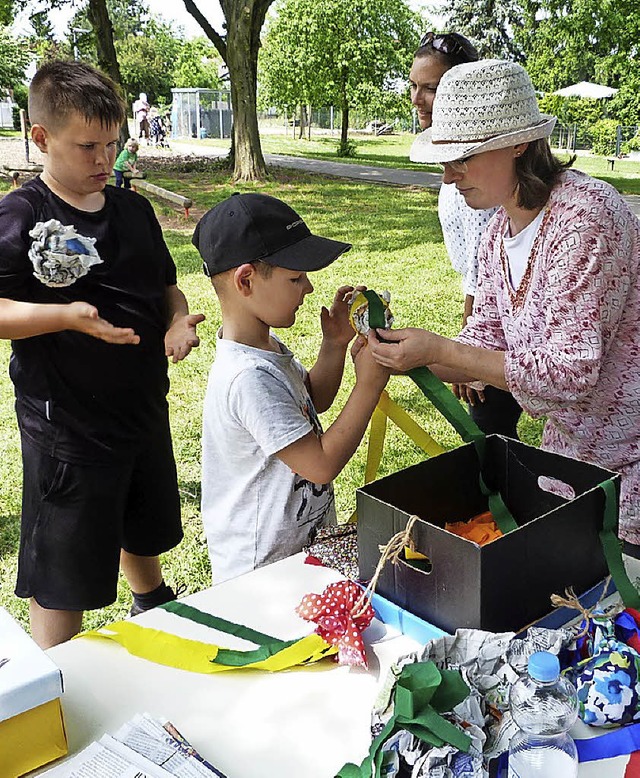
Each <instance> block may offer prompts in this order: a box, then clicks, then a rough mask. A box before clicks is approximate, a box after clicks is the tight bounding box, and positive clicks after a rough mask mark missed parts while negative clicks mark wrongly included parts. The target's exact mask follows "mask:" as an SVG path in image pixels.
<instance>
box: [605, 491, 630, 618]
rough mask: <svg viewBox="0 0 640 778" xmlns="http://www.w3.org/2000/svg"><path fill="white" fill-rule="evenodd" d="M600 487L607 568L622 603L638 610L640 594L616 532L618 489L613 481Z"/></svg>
mask: <svg viewBox="0 0 640 778" xmlns="http://www.w3.org/2000/svg"><path fill="white" fill-rule="evenodd" d="M598 487H599V488H600V489H602V491H603V492H604V516H603V519H602V530H601V531H600V542H601V543H602V550H603V551H604V556H605V559H606V560H607V567H608V568H609V573H610V574H611V577H612V578H613V581H614V583H615V585H616V588H617V589H618V593H619V594H620V598H621V599H622V602H623V603H624V604H625V606H626V607H627V608H635V609H636V610H638V609H640V594H638V591H637V589H636V587H635V586H634V585H633V584H632V583H631V581H630V580H629V576H628V575H627V571H626V570H625V567H624V562H623V561H622V549H621V547H620V540H619V539H618V536H617V535H616V532H615V530H616V523H617V512H616V487H615V485H614V483H613V481H612V480H611V479H608V480H607V481H603V482H602V483H601V484H598Z"/></svg>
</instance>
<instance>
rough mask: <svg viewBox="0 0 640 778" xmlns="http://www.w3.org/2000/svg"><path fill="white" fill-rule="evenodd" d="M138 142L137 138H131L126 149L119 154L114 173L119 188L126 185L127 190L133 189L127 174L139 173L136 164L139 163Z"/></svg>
mask: <svg viewBox="0 0 640 778" xmlns="http://www.w3.org/2000/svg"><path fill="white" fill-rule="evenodd" d="M138 148H139V146H138V141H137V140H136V139H135V138H129V140H128V141H127V142H126V144H125V147H124V148H123V149H122V151H121V152H120V153H119V154H118V158H117V159H116V161H115V164H114V166H113V172H114V175H115V177H116V186H117V187H118V188H119V187H121V186H122V185H123V184H124V188H125V189H131V179H130V178H127V177H125V175H124V174H125V173H134V174H137V173H138V168H137V167H136V163H137V161H138Z"/></svg>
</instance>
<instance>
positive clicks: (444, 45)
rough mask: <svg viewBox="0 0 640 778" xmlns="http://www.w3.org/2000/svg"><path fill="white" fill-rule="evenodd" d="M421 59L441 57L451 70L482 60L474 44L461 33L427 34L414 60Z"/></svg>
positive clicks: (414, 55)
mask: <svg viewBox="0 0 640 778" xmlns="http://www.w3.org/2000/svg"><path fill="white" fill-rule="evenodd" d="M421 57H439V58H440V60H441V61H442V62H443V63H444V64H445V65H447V66H448V67H450V68H452V67H454V65H462V63H463V62H477V61H478V59H480V55H479V54H478V51H477V49H476V47H475V46H474V45H473V43H471V41H470V40H469V39H468V38H465V37H464V35H460V33H459V32H443V33H439V34H435V33H432V32H428V33H426V34H425V35H423V37H422V40H421V41H420V45H419V46H418V48H417V49H416V50H415V52H414V54H413V58H414V59H419V58H421Z"/></svg>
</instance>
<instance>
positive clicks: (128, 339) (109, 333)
mask: <svg viewBox="0 0 640 778" xmlns="http://www.w3.org/2000/svg"><path fill="white" fill-rule="evenodd" d="M64 307H65V308H66V311H65V316H66V319H67V326H66V327H65V329H69V330H76V331H77V332H84V334H85V335H91V337H93V338H98V340H104V341H106V342H107V343H116V344H119V345H136V344H138V343H140V336H139V335H136V333H135V332H134V331H133V330H132V329H131V327H114V325H113V324H111V323H110V322H108V321H107V320H106V319H101V318H100V316H99V315H98V309H97V308H96V307H95V306H93V305H90V304H89V303H83V302H73V303H69V304H68V305H65V306H64Z"/></svg>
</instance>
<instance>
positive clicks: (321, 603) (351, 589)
mask: <svg viewBox="0 0 640 778" xmlns="http://www.w3.org/2000/svg"><path fill="white" fill-rule="evenodd" d="M361 597H362V588H361V587H360V586H358V584H356V583H354V582H353V581H348V580H345V581H339V582H338V583H332V584H329V586H327V588H326V589H325V590H324V592H323V593H322V594H315V593H314V594H307V595H305V596H304V597H303V598H302V602H301V603H300V605H298V607H297V608H296V613H297V614H298V615H299V616H302V618H303V619H306V620H307V621H313V622H315V623H316V624H317V625H318V627H317V629H316V633H317V634H318V635H320V637H321V638H323V639H324V640H326V641H327V643H330V644H331V645H332V646H337V647H338V657H337V658H338V662H339V663H340V664H341V665H351V666H353V667H364V668H366V667H367V657H366V655H365V651H364V641H363V640H362V634H361V633H362V632H363V630H365V629H366V628H367V627H368V626H369V624H371V620H372V619H373V617H374V612H373V608H372V607H371V605H369V604H367V606H366V608H362V607H361V606H358V611H359V612H358V613H356V615H355V616H354V615H353V610H354V607H355V606H356V604H357V603H358V601H359V600H360V599H361Z"/></svg>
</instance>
